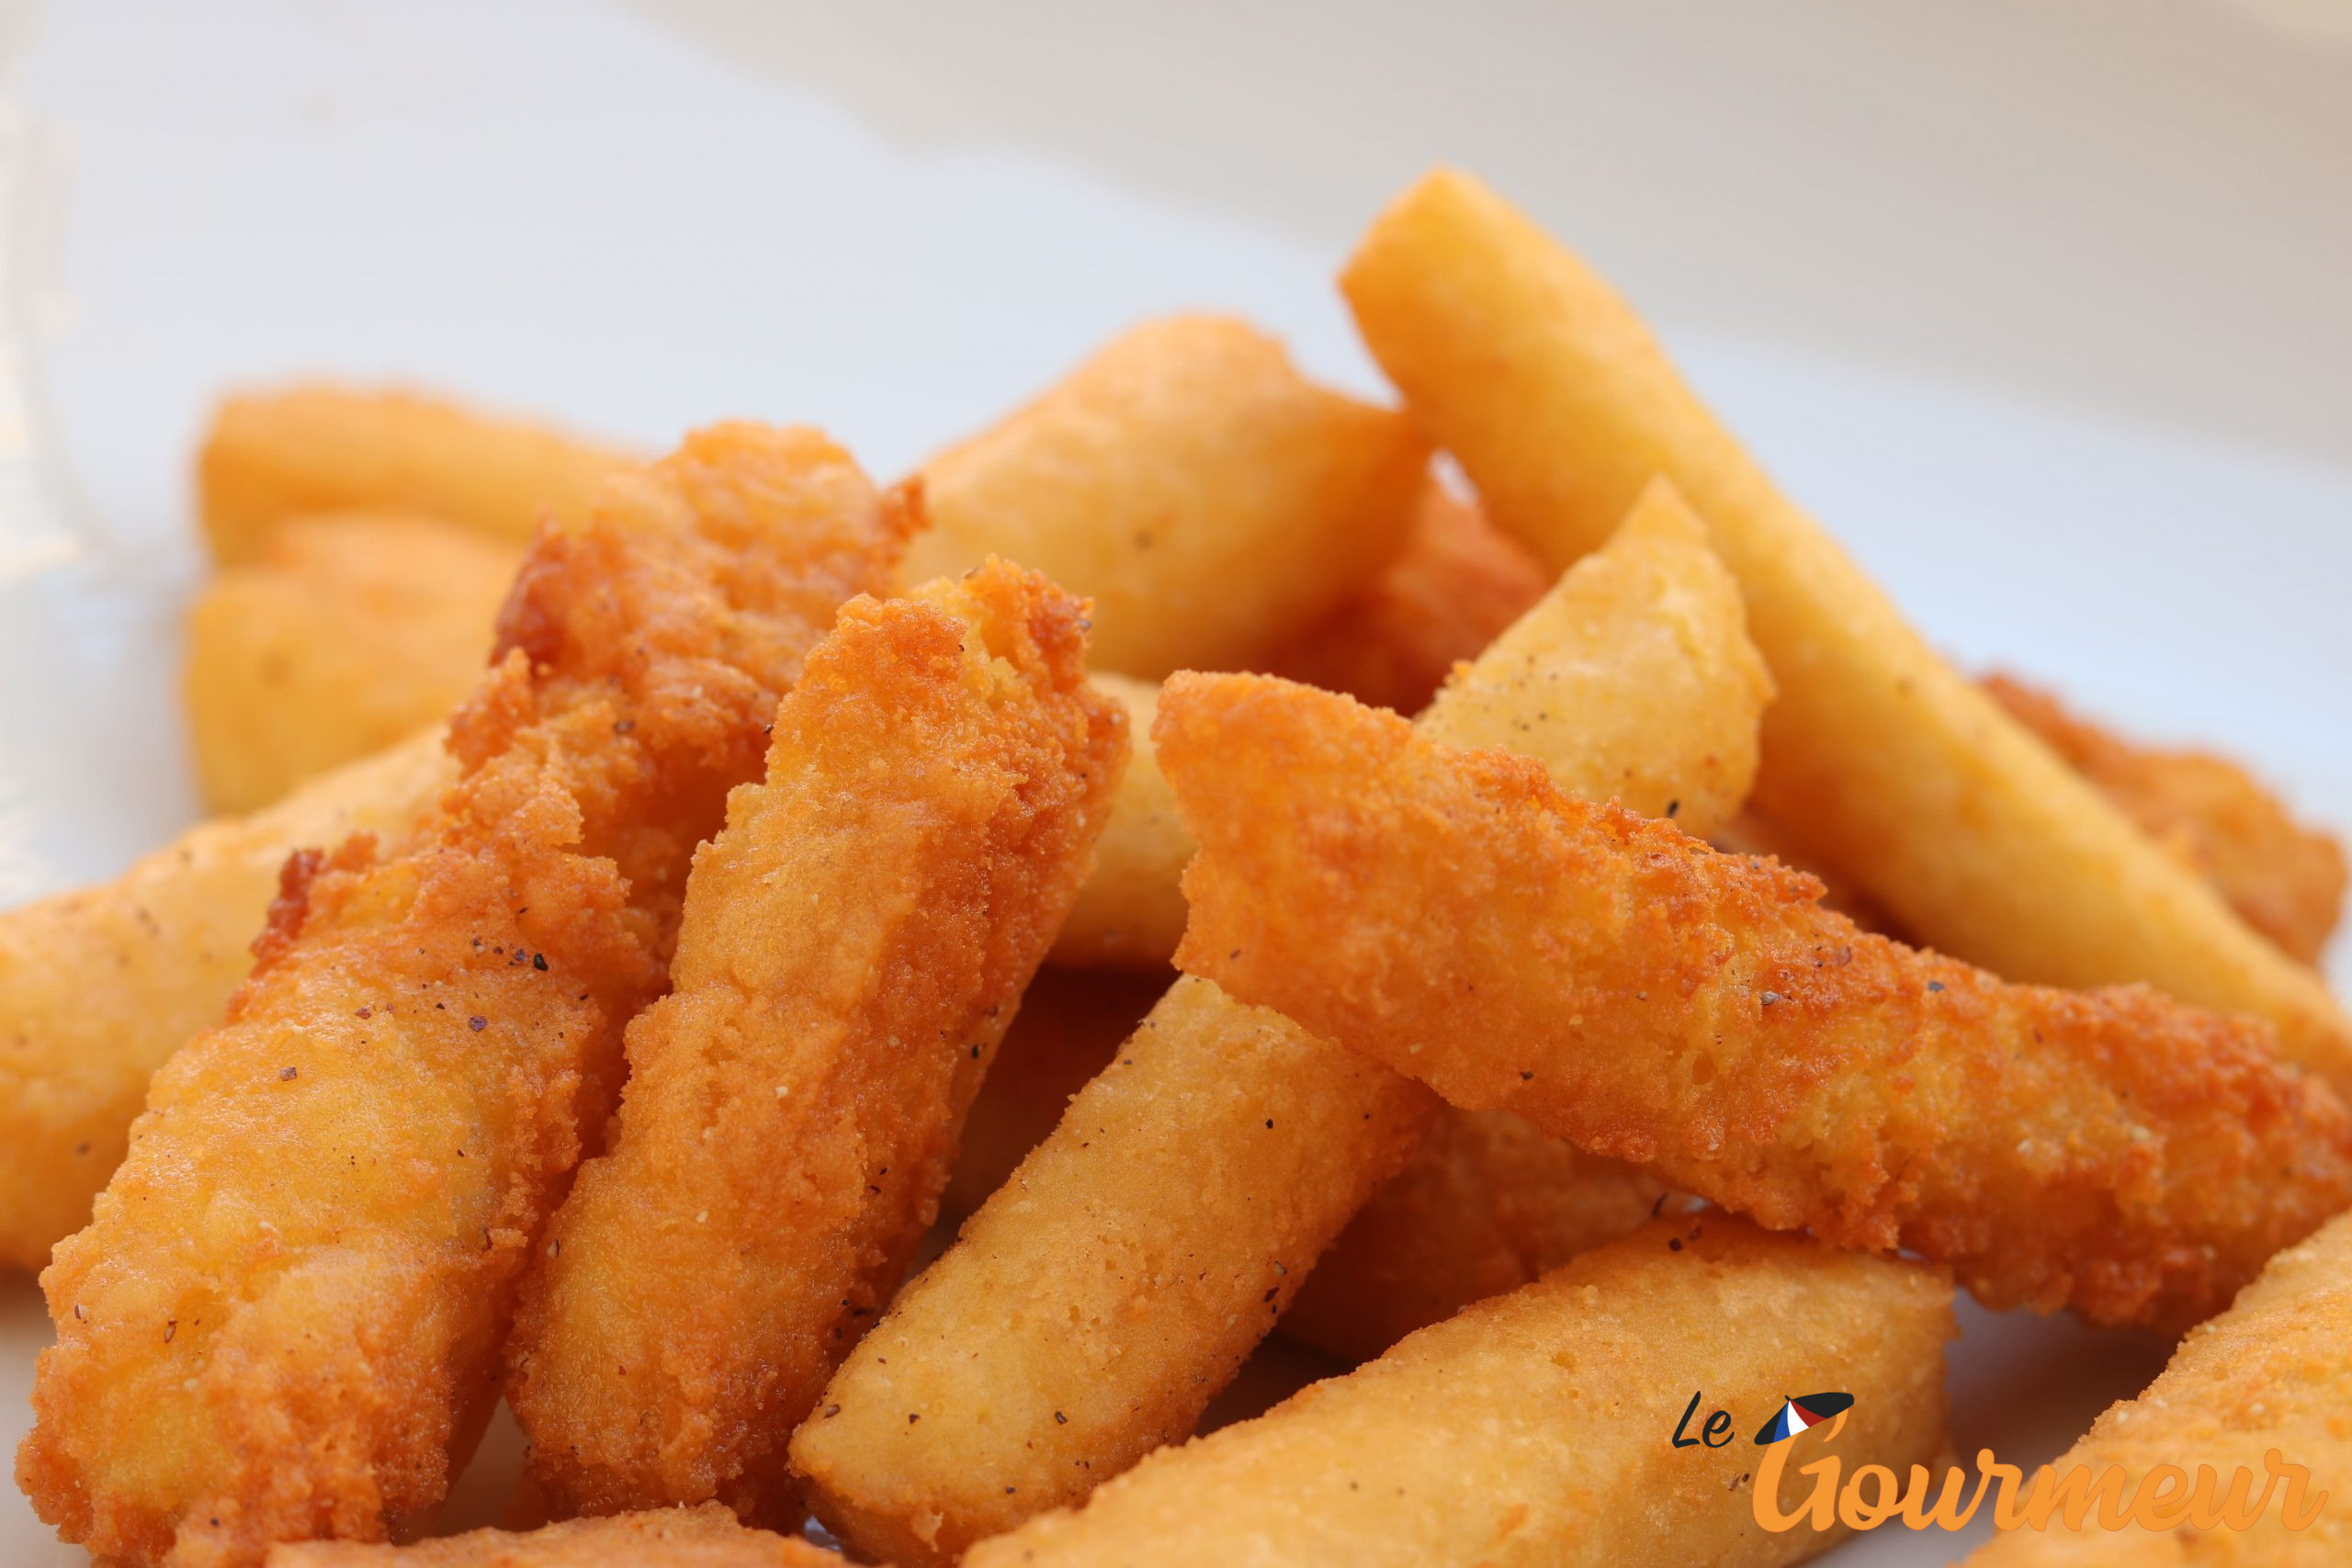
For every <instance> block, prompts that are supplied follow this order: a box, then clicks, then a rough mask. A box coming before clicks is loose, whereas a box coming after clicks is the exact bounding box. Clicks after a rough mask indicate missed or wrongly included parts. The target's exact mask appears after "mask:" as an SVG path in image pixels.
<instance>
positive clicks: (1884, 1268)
mask: <svg viewBox="0 0 2352 1568" xmlns="http://www.w3.org/2000/svg"><path fill="white" fill-rule="evenodd" d="M1953 1334H1954V1328H1953V1325H1952V1316H1951V1287H1950V1286H1949V1285H1948V1284H1946V1283H1945V1282H1944V1281H1943V1280H1941V1279H1940V1278H1939V1277H1938V1276H1937V1274H1936V1273H1935V1272H1934V1271H1933V1270H1932V1269H1924V1268H1921V1267H1919V1266H1918V1265H1917V1264H1914V1263H1907V1262H1901V1261H1896V1260H1894V1259H1889V1258H1871V1257H1866V1256H1864V1255H1861V1254H1859V1253H1851V1252H1846V1253H1840V1252H1833V1251H1831V1250H1830V1249H1829V1248H1827V1247H1822V1246H1820V1245H1818V1244H1817V1243H1814V1242H1811V1241H1807V1240H1804V1239H1802V1238H1800V1237H1795V1236H1776V1235H1767V1234H1765V1233H1763V1232H1761V1231H1758V1229H1756V1227H1754V1226H1753V1225H1750V1224H1746V1223H1744V1222H1742V1221H1739V1220H1736V1219H1733V1218H1731V1217H1730V1216H1728V1215H1724V1214H1710V1215H1706V1216H1703V1217H1679V1218H1677V1219H1675V1220H1662V1221H1660V1222H1658V1223H1657V1224H1651V1225H1646V1226H1645V1227H1643V1228H1642V1229H1641V1230H1639V1231H1636V1232H1634V1234H1633V1235H1629V1236H1627V1237H1625V1238H1624V1239H1623V1240H1622V1241H1619V1242H1617V1243H1615V1244H1613V1245H1611V1246H1609V1247H1603V1248H1601V1249H1600V1250H1599V1251H1597V1252H1593V1253H1589V1254H1587V1255H1586V1256H1584V1257H1582V1258H1578V1259H1577V1260H1576V1261H1575V1262H1573V1263H1571V1264H1569V1265H1568V1266H1567V1267H1566V1268H1565V1269H1560V1270H1559V1271H1557V1272H1556V1273H1554V1274H1551V1275H1548V1276H1546V1277H1545V1278H1544V1280H1542V1281H1540V1282H1539V1283H1536V1284H1532V1285H1528V1286H1524V1287H1522V1288H1521V1289H1520V1290H1517V1291H1514V1292H1511V1293H1510V1295H1507V1296H1502V1297H1498V1298H1497V1299H1496V1300H1493V1301H1490V1302H1486V1303H1480V1304H1479V1305H1477V1306H1474V1307H1471V1308H1469V1309H1468V1310H1466V1311H1464V1313H1463V1314H1461V1315H1460V1316H1458V1317H1455V1318H1453V1319H1452V1320H1451V1321H1449V1322H1446V1323H1442V1324H1440V1325H1437V1326H1435V1327H1433V1328H1425V1329H1423V1330H1421V1331H1420V1332H1419V1333H1418V1334H1416V1335H1414V1336H1412V1337H1410V1338H1408V1339H1407V1340H1405V1341H1404V1342H1403V1343H1401V1344H1399V1345H1398V1346H1397V1348H1395V1349H1393V1350H1391V1351H1389V1352H1388V1353H1387V1354H1386V1355H1385V1356H1383V1357H1382V1358H1381V1359H1379V1360H1377V1361H1374V1362H1371V1363H1370V1364H1368V1365H1366V1366H1363V1367H1361V1368H1359V1369H1357V1370H1356V1371H1353V1372H1351V1373H1349V1374H1348V1375H1347V1376H1345V1377H1339V1378H1332V1379H1330V1380H1329V1381H1328V1382H1320V1383H1317V1384H1315V1385H1314V1386H1313V1387H1311V1388H1308V1389H1306V1390H1304V1391H1303V1392H1301V1393H1298V1394H1296V1395H1295V1396H1294V1397H1293V1398H1291V1399H1290V1400H1288V1401H1287V1402H1285V1403H1284V1404H1280V1405H1277V1406H1275V1407H1274V1408H1273V1409H1272V1410H1271V1411H1269V1412H1267V1413H1266V1414H1265V1415H1264V1416H1261V1417H1259V1418H1258V1419H1257V1420H1254V1421H1245V1422H1243V1423H1241V1424H1240V1425H1238V1426H1235V1427H1227V1428H1225V1429H1224V1430H1223V1431H1220V1432H1218V1433H1216V1434H1215V1435H1214V1436H1211V1437H1206V1438H1199V1439H1197V1440H1196V1441H1193V1442H1191V1443H1188V1444H1186V1445H1184V1446H1183V1447H1182V1448H1179V1449H1169V1450H1163V1451H1161V1452H1159V1453H1157V1454H1154V1455H1153V1456H1152V1457H1151V1458H1149V1459H1148V1460H1146V1461H1144V1462H1143V1463H1142V1464H1140V1465H1138V1466H1137V1467H1136V1469H1135V1470H1134V1471H1133V1472H1131V1473H1129V1474H1127V1475H1125V1476H1122V1477H1120V1478H1119V1479H1117V1480H1114V1481H1113V1482H1111V1483H1108V1484H1107V1485H1105V1486H1104V1487H1103V1489H1102V1490H1101V1491H1099V1492H1097V1493H1095V1494H1094V1495H1093V1497H1092V1499H1091V1501H1089V1502H1088V1504H1087V1505H1086V1506H1085V1508H1084V1509H1083V1510H1072V1511H1066V1512H1062V1513H1057V1514H1048V1515H1046V1516H1045V1517H1040V1518H1035V1519H1032V1520H1031V1521H1030V1522H1029V1523H1028V1524H1027V1525H1026V1526H1024V1527H1023V1528H1022V1529H1018V1530H1015V1531H1014V1532H1012V1534H1010V1535H1007V1536H1002V1537H1000V1538H999V1539H997V1540H990V1541H986V1542H983V1543H982V1544H981V1545H980V1546H978V1547H977V1548H976V1549H974V1551H972V1553H971V1555H970V1556H969V1557H967V1559H965V1561H966V1562H967V1564H969V1568H1050V1565H1053V1564H1059V1563H1088V1564H1092V1563H1105V1562H1149V1563H1153V1564H1155V1565H1159V1568H1178V1565H1182V1564H1193V1563H1198V1564H1202V1565H1204V1568H1208V1565H1211V1564H1214V1565H1215V1568H1276V1565H1280V1564H1289V1563H1300V1562H1332V1563H1340V1562H1344V1563H1349V1564H1351V1565H1361V1568H1379V1565H1382V1564H1389V1563H1395V1564H1397V1565H1399V1568H1404V1565H1408V1564H1409V1565H1410V1568H1445V1565H1447V1564H1460V1565H1461V1568H1555V1565H1556V1568H1571V1565H1589V1568H1646V1565H1651V1564H1673V1565H1674V1568H1682V1565H1684V1564H1688V1563H1693V1562H1706V1563H1713V1564H1717V1565H1719V1568H1767V1565H1770V1564H1779V1563H1786V1562H1797V1561H1800V1560H1802V1559H1804V1558H1806V1557H1810V1556H1812V1555H1814V1554H1815V1553H1816V1552H1819V1551H1823V1550H1825V1549H1826V1548H1827V1547H1828V1546H1830V1545H1832V1544H1834V1543H1835V1542H1836V1541H1837V1540H1839V1539H1841V1538H1842V1536H1843V1534H1844V1531H1843V1530H1842V1529H1838V1530H1824V1531H1815V1529H1812V1528H1811V1526H1810V1525H1809V1524H1807V1525H1800V1526H1799V1527H1798V1528H1796V1529H1792V1530H1791V1531H1789V1532H1788V1533H1786V1534H1779V1535H1775V1534H1770V1533H1767V1532H1766V1531H1764V1530H1762V1529H1759V1528H1758V1526H1757V1524H1756V1521H1755V1518H1754V1517H1753V1512H1752V1510H1753V1507H1754V1499H1753V1498H1752V1496H1751V1495H1750V1487H1749V1483H1750V1481H1751V1479H1752V1477H1753V1474H1754V1472H1755V1470H1756V1467H1757V1462H1758V1458H1759V1457H1760V1456H1761V1454H1762V1452H1763V1450H1760V1449H1758V1448H1757V1447H1756V1446H1755V1445H1754V1443H1753V1442H1752V1441H1751V1440H1750V1435H1751V1434H1752V1433H1754V1432H1755V1431H1756V1429H1757V1428H1758V1427H1759V1426H1761V1425H1762V1424H1763V1423H1764V1422H1765V1421H1766V1420H1768V1419H1769V1418H1770V1416H1772V1414H1773V1413H1774V1412H1775V1411H1777V1410H1778V1409H1779V1408H1780V1404H1781V1400H1782V1399H1783V1398H1785V1397H1788V1396H1789V1395H1790V1394H1792V1393H1797V1394H1803V1393H1807V1392H1809V1391H1812V1390H1815V1389H1824V1390H1827V1389H1835V1390H1839V1391H1842V1392H1845V1393H1851V1394H1852V1395H1853V1396H1854V1406H1853V1409H1852V1410H1851V1411H1850V1412H1849V1415H1848V1416H1846V1417H1845V1420H1844V1427H1843V1429H1842V1431H1840V1430H1838V1429H1836V1428H1833V1427H1816V1428H1815V1429H1814V1430H1812V1431H1809V1432H1805V1433H1803V1434H1801V1435H1799V1436H1797V1437H1795V1438H1790V1439H1788V1441H1790V1442H1791V1443H1792V1444H1793V1445H1795V1450H1794V1452H1793V1453H1792V1455H1791V1456H1790V1458H1789V1459H1788V1461H1787V1464H1786V1468H1785V1470H1784V1473H1783V1479H1782V1481H1781V1503H1782V1505H1783V1506H1790V1507H1792V1506H1795V1505H1796V1503H1797V1502H1798V1500H1799V1499H1800V1498H1802V1497H1803V1495H1804V1494H1805V1492H1806V1491H1807V1490H1808V1489H1809V1488H1810V1487H1811V1485H1812V1484H1813V1483H1812V1478H1811V1477H1808V1476H1804V1475H1801V1474H1799V1473H1798V1472H1799V1470H1800V1469H1801V1468H1802V1466H1804V1465H1806V1464H1810V1463H1812V1462H1813V1461H1815V1459H1817V1458H1819V1457H1821V1456H1822V1455H1823V1454H1824V1453H1825V1452H1826V1453H1834V1454H1836V1455H1838V1456H1839V1457H1840V1458H1841V1459H1843V1460H1844V1461H1846V1462H1847V1464H1848V1466H1849V1473H1850V1470H1851V1468H1858V1467H1859V1466H1860V1465H1861V1464H1864V1463H1875V1464H1883V1465H1886V1466H1889V1467H1891V1468H1892V1469H1893V1470H1894V1472H1895V1473H1896V1474H1898V1475H1902V1474H1905V1473H1906V1472H1908V1471H1909V1470H1910V1468H1911V1467H1912V1466H1915V1465H1929V1464H1932V1462H1933V1461H1934V1459H1935V1456H1936V1452H1937V1449H1938V1446H1939V1444H1940V1443H1941V1442H1942V1440H1943V1418H1944V1390H1943V1348H1944V1345H1945V1343H1946V1341H1948V1340H1950V1339H1951V1337H1953ZM1693 1391H1701V1392H1702V1396H1703V1398H1704V1400H1705V1401H1706V1402H1708V1404H1710V1405H1712V1406H1713V1408H1712V1409H1710V1410H1709V1412H1708V1416H1712V1415H1713V1413H1714V1410H1724V1411H1727V1412H1728V1413H1729V1415H1730V1416H1731V1417H1732V1420H1731V1423H1730V1425H1731V1426H1732V1427H1733V1428H1734V1433H1735V1435H1734V1436H1733V1438H1732V1441H1731V1442H1730V1443H1729V1444H1727V1445H1725V1446H1724V1447H1722V1448H1720V1449H1715V1448H1709V1447H1707V1446H1705V1445H1704V1444H1703V1443H1698V1444H1693V1445H1692V1446H1690V1447H1686V1448H1679V1449H1678V1448H1676V1447H1674V1446H1673V1445H1672V1444H1671V1443H1670V1442H1669V1441H1668V1438H1669V1436H1670V1435H1671V1434H1672V1433H1673V1431H1674V1429H1675V1423H1676V1419H1677V1417H1678V1416H1679V1415H1680V1414H1681V1413H1682V1407H1683V1402H1684V1401H1685V1400H1688V1399H1689V1398H1690V1397H1691V1393H1692V1392H1693ZM1708 1416H1696V1417H1695V1418H1694V1420H1693V1421H1692V1423H1691V1435H1692V1436H1694V1437H1696V1436H1698V1435H1699V1434H1700V1433H1701V1432H1702V1431H1703V1430H1704V1426H1703V1423H1704V1422H1705V1420H1706V1419H1707V1418H1708ZM1833 1439H1834V1441H1833Z"/></svg>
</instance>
